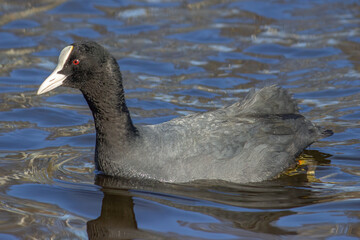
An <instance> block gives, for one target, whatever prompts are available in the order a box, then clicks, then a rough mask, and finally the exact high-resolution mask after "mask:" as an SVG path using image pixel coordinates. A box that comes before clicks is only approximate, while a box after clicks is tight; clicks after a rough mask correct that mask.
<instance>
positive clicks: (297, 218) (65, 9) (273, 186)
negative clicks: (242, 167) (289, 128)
mask: <svg viewBox="0 0 360 240" xmlns="http://www.w3.org/2000/svg"><path fill="white" fill-rule="evenodd" d="M359 13H360V4H359V2H358V1H357V0H349V1H340V0H320V1H302V0H301V1H300V0H292V1H285V2H284V1H277V0H271V1H265V0H256V1H247V0H243V1H231V0H229V1H223V0H211V1H185V2H184V1H173V0H171V1H162V0H156V1H154V0H151V1H150V0H140V1H116V0H105V1H101V2H99V1H86V2H84V1H80V0H68V1H66V0H56V1H50V0H41V1H34V0H30V1H27V2H26V3H24V2H23V1H2V2H1V3H0V27H1V30H0V55H1V58H0V166H1V168H0V169H1V170H0V186H1V187H0V223H1V224H0V239H50V238H54V239H86V238H90V239H109V238H111V237H113V238H117V239H171V238H174V239H279V238H285V239H288V238H289V239H311V238H315V239H319V238H320V239H325V238H329V239H330V238H331V237H333V238H332V239H344V238H346V237H347V239H357V238H360V230H359V229H360V220H359V218H360V216H359V206H360V194H359V193H360V191H359V182H360V181H359V180H360V167H359V160H360V158H359V154H358V152H359V136H360V131H359V128H358V126H359V119H360V112H359V109H360V108H359V107H358V104H359V100H360V99H359V89H360V80H359V79H360V74H359V71H360V65H359V56H360V50H359V49H360V48H359V42H360V34H359V23H360V20H359V18H358V16H359ZM80 39H93V40H96V41H98V42H100V43H101V44H103V45H105V46H106V48H108V49H109V50H110V51H111V52H112V53H113V54H114V56H115V57H116V58H117V60H118V62H119V64H120V67H121V70H122V72H123V77H124V85H125V88H126V95H127V101H128V105H129V107H130V110H131V113H132V116H133V118H134V121H135V122H136V123H139V124H144V123H145V124H148V123H150V124H153V123H158V122H163V121H167V120H169V119H172V118H174V117H176V116H181V115H186V114H189V113H192V112H201V111H206V110H210V109H214V108H217V107H221V106H224V105H227V104H231V103H233V102H235V101H237V100H238V99H239V98H242V97H243V96H244V95H245V93H246V92H247V91H248V90H249V89H250V88H252V87H261V86H264V85H270V84H274V83H276V84H279V85H281V86H283V87H285V88H288V89H289V91H290V92H292V93H294V97H295V98H297V99H299V101H300V106H301V109H302V112H303V114H304V115H306V116H307V117H308V118H310V119H311V120H312V121H314V122H316V123H318V124H320V125H322V126H325V127H327V128H330V129H332V130H334V132H335V135H334V136H332V137H330V138H327V139H324V140H323V141H321V142H319V143H316V144H314V145H313V146H312V147H311V148H310V150H308V151H306V152H305V154H304V155H303V156H302V157H301V158H299V166H298V167H297V168H296V169H292V170H291V171H289V172H286V173H284V174H283V175H282V176H281V177H280V178H279V179H276V180H273V181H268V182H263V183H256V184H249V185H239V184H231V183H224V182H198V183H192V184H184V185H171V184H160V183H154V182H138V181H136V180H131V179H116V178H111V177H106V176H101V175H98V176H95V173H94V164H93V151H94V138H95V136H94V134H95V132H94V128H93V121H92V117H91V113H90V111H89V109H88V107H87V105H86V103H85V101H84V99H83V98H82V96H81V95H80V94H79V92H78V91H76V90H72V89H67V88H59V89H57V90H55V91H53V92H50V93H48V94H45V96H36V95H35V93H36V90H37V88H38V86H39V84H40V83H41V82H42V81H43V79H44V78H45V77H46V76H47V75H48V74H49V73H50V71H51V70H52V69H53V68H54V67H55V64H56V61H57V57H58V54H59V52H60V50H61V49H62V48H63V47H64V46H66V45H67V44H69V43H72V42H74V41H77V40H80ZM94 179H95V180H94Z"/></svg>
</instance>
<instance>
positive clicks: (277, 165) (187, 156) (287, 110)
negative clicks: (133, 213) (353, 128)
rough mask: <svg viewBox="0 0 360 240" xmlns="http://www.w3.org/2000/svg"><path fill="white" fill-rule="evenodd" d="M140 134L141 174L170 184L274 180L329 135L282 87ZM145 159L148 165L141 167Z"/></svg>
mask: <svg viewBox="0 0 360 240" xmlns="http://www.w3.org/2000/svg"><path fill="white" fill-rule="evenodd" d="M138 129H139V133H140V136H141V137H140V139H141V140H139V141H138V143H137V145H136V146H135V147H136V148H137V150H136V151H131V152H132V156H130V157H131V158H133V163H135V164H136V165H137V166H136V167H135V168H136V169H137V173H136V174H139V173H142V175H143V176H144V177H149V178H154V179H157V180H161V181H169V182H188V181H191V180H199V179H221V180H226V181H232V182H240V183H245V182H255V181H262V180H266V179H270V178H272V177H275V176H277V175H278V174H279V173H280V172H282V171H283V170H285V169H287V168H288V167H290V166H291V165H294V164H295V157H296V156H297V155H299V154H300V153H301V152H302V150H303V149H304V148H306V147H307V146H308V145H310V144H311V143H313V142H314V141H316V140H317V139H319V138H322V137H324V136H325V135H326V134H325V135H324V133H322V132H321V130H320V129H319V128H318V127H316V126H314V125H313V124H312V123H311V122H310V121H308V120H306V119H305V118H304V117H303V116H302V115H300V114H299V112H298V108H297V104H296V102H295V101H294V100H293V99H292V98H291V96H289V95H288V93H287V92H286V91H285V90H284V89H281V88H279V87H277V86H270V87H266V88H263V89H261V90H259V91H256V92H255V91H253V92H251V93H250V94H249V95H248V96H247V97H246V98H245V99H244V100H243V101H241V102H237V103H235V104H233V105H231V106H228V107H224V108H221V109H218V110H215V111H210V112H206V113H199V114H192V115H188V116H185V117H181V118H176V119H173V120H171V121H168V122H165V123H162V124H158V125H148V126H140V127H138ZM128 157H129V156H128ZM144 157H145V158H146V164H143V163H144V161H143V160H144V159H142V161H139V162H138V163H136V161H137V160H136V159H137V158H144ZM145 175H146V176H145Z"/></svg>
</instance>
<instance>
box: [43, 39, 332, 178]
mask: <svg viewBox="0 0 360 240" xmlns="http://www.w3.org/2000/svg"><path fill="white" fill-rule="evenodd" d="M61 85H62V86H67V87H72V88H77V89H79V90H80V91H81V92H82V94H83V95H84V97H85V99H86V101H87V103H88V105H89V107H90V109H91V111H92V114H93V117H94V121H95V128H96V148H95V165H96V168H97V169H98V170H99V171H101V172H103V173H104V174H106V175H111V176H121V177H125V178H142V179H154V180H158V181H164V182H189V181H194V180H224V181H231V182H237V183H247V182H258V181H263V180H268V179H271V178H274V177H276V176H278V175H279V173H281V172H283V171H284V170H286V169H287V168H289V167H291V166H293V165H295V163H296V161H295V157H296V156H298V155H299V154H300V153H301V152H302V151H303V149H304V148H306V147H307V146H309V145H310V144H311V143H313V142H314V141H316V140H318V139H320V138H323V137H326V136H330V135H331V134H332V132H331V131H330V130H325V131H324V130H322V129H321V128H319V127H317V126H315V125H314V124H313V123H311V122H310V121H309V120H307V119H305V118H304V116H302V115H300V114H299V111H298V107H297V104H296V102H295V101H294V100H293V99H292V98H291V96H290V95H289V94H288V93H287V92H286V90H284V89H282V88H280V87H278V86H268V87H265V88H263V89H260V90H258V91H255V90H252V91H250V93H249V94H248V95H247V96H246V97H245V99H244V100H242V101H239V102H236V103H234V104H233V105H231V106H227V107H223V108H220V109H217V110H215V111H209V112H206V113H196V114H191V115H188V116H185V117H179V118H175V119H173V120H171V121H168V122H164V123H161V124H156V125H134V124H133V122H132V120H131V117H130V113H129V110H128V108H127V106H126V101H125V95H124V88H123V84H122V76H121V73H120V69H119V66H118V64H117V62H116V60H115V58H114V57H113V56H112V55H111V54H110V53H109V52H108V51H107V50H106V49H105V48H104V47H102V46H100V45H99V44H97V43H96V42H92V41H81V42H76V43H73V44H72V45H70V46H67V47H65V48H64V49H63V50H62V51H61V53H60V56H59V61H58V65H57V67H56V68H55V70H54V72H53V73H52V74H51V75H50V76H49V77H48V78H47V79H46V80H45V81H44V82H43V83H42V85H41V86H40V88H39V90H38V92H37V93H38V94H42V93H45V92H48V91H50V90H52V89H54V88H56V87H58V86H61Z"/></svg>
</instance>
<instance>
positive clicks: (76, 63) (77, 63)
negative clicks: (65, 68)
mask: <svg viewBox="0 0 360 240" xmlns="http://www.w3.org/2000/svg"><path fill="white" fill-rule="evenodd" d="M72 63H73V64H74V65H79V63H80V61H79V59H74V60H73V61H72Z"/></svg>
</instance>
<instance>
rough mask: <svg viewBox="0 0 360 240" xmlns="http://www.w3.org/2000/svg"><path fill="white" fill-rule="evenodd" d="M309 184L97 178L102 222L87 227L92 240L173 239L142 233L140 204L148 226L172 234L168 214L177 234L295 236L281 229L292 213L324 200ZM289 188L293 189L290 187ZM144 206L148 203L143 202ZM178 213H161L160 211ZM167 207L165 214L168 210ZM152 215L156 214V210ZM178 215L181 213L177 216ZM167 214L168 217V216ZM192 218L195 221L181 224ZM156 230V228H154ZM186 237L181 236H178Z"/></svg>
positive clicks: (294, 179) (296, 180)
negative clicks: (282, 221) (280, 222)
mask: <svg viewBox="0 0 360 240" xmlns="http://www.w3.org/2000/svg"><path fill="white" fill-rule="evenodd" d="M306 154H307V155H309V154H311V155H314V156H315V155H316V160H317V161H320V162H321V161H328V160H326V156H325V155H323V154H321V153H319V152H317V151H307V152H306ZM308 181H309V179H308V177H307V176H306V174H299V175H296V176H291V177H290V176H288V177H282V178H280V179H278V180H273V181H268V182H262V183H257V184H247V185H239V184H230V183H221V182H216V183H214V182H201V183H200V182H199V183H193V184H182V185H178V184H164V183H159V182H151V181H145V182H144V181H141V180H133V179H122V178H114V177H109V176H104V175H97V176H96V180H95V183H96V184H97V185H99V186H101V187H102V191H103V193H104V198H103V201H102V210H101V216H100V217H98V218H97V219H94V220H91V221H89V222H88V223H87V232H88V237H89V239H136V238H147V239H149V238H167V237H169V236H168V235H164V234H165V233H163V232H160V233H157V232H155V231H153V230H152V231H146V229H142V228H141V227H139V226H141V225H142V222H143V221H144V219H143V217H144V213H142V212H141V210H139V209H138V210H136V205H137V204H140V205H141V204H142V205H144V202H146V203H147V205H146V207H147V208H149V209H150V210H149V211H148V213H147V214H148V216H146V219H147V220H146V221H147V222H148V221H149V218H150V219H153V220H154V224H160V223H162V224H163V228H164V229H166V228H167V224H168V222H167V219H169V216H165V215H168V214H173V215H175V216H171V217H172V218H175V219H178V220H177V222H176V223H177V224H178V225H179V228H178V229H181V228H188V229H190V230H191V231H197V232H203V233H204V234H205V233H206V234H209V233H217V234H219V233H222V234H225V235H226V236H228V237H230V236H232V237H234V236H242V237H243V236H248V237H254V236H257V237H263V238H268V237H269V236H272V237H273V236H279V235H293V234H296V233H295V232H292V231H289V230H287V229H283V228H281V227H278V226H276V222H277V221H278V220H279V219H281V218H282V217H285V216H289V215H293V214H296V213H295V212H294V211H292V208H295V207H300V206H304V205H308V204H311V203H313V202H316V201H319V200H320V198H321V197H320V196H316V192H313V191H311V188H304V187H301V188H298V187H297V186H305V185H306V183H307V182H308ZM289 186H290V187H289ZM142 201H143V202H142ZM159 204H160V205H161V206H165V207H166V208H168V207H170V208H173V209H176V210H178V211H179V212H176V211H169V212H166V210H164V211H158V210H157V209H158V205H159ZM165 207H164V208H165ZM151 209H152V210H151ZM177 213H180V214H178V215H176V214H177ZM164 214H165V215H164ZM184 214H185V215H186V214H190V217H189V218H190V219H189V218H186V217H185V219H188V220H187V221H184V220H182V219H183V218H184V217H183V215H184ZM191 214H201V215H202V216H205V219H206V218H208V219H216V221H210V220H209V221H208V222H205V223H204V222H201V221H200V222H199V221H198V220H196V219H191ZM151 229H153V228H151ZM174 234H175V233H173V235H171V236H173V237H174V236H177V235H176V234H178V237H180V236H182V237H183V235H182V232H181V231H178V232H177V233H176V234H175V235H174Z"/></svg>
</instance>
